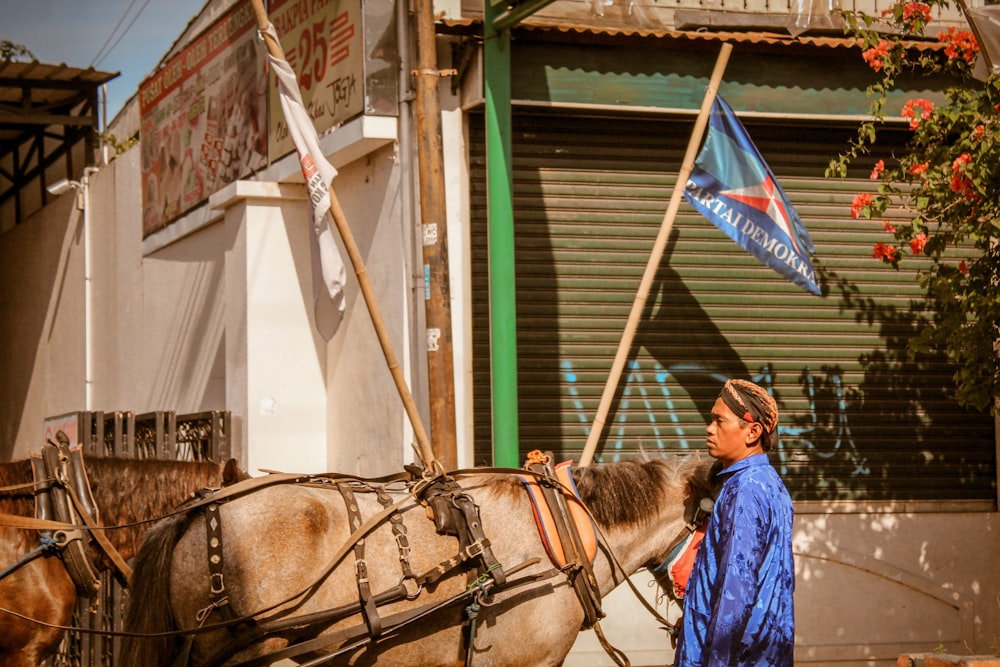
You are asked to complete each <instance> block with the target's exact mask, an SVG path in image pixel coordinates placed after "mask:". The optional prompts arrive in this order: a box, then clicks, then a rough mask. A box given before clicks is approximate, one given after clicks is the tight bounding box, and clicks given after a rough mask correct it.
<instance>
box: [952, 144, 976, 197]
mask: <svg viewBox="0 0 1000 667" xmlns="http://www.w3.org/2000/svg"><path fill="white" fill-rule="evenodd" d="M971 163H972V156H971V155H969V154H968V153H962V154H961V155H959V156H958V157H957V158H955V161H954V162H952V163H951V184H950V185H951V190H952V192H955V193H957V194H960V195H962V196H963V197H966V198H967V199H975V198H976V196H977V195H976V190H975V188H974V187H973V185H972V178H971V177H970V176H969V168H970V167H969V165H970V164H971Z"/></svg>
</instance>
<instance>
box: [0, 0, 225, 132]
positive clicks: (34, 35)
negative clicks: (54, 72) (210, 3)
mask: <svg viewBox="0 0 1000 667" xmlns="http://www.w3.org/2000/svg"><path fill="white" fill-rule="evenodd" d="M205 3H206V0H0V40H4V39H5V40H8V41H10V42H14V43H15V44H20V45H22V46H24V47H26V48H27V49H28V50H29V51H31V53H32V54H33V55H34V57H35V59H36V60H38V61H39V62H43V63H48V64H55V65H58V64H65V65H68V66H70V67H78V68H80V69H86V68H88V67H93V68H94V69H96V70H98V71H101V72H109V73H114V72H120V76H118V77H116V78H114V79H112V80H111V81H109V82H108V98H107V105H108V106H107V109H108V114H107V118H108V119H112V118H114V117H115V114H117V113H118V111H119V110H120V109H121V107H122V105H124V104H125V102H126V101H127V100H128V98H129V97H131V96H132V95H133V94H135V92H136V91H137V90H138V89H139V84H140V83H141V82H142V80H143V79H144V78H145V77H146V76H147V75H149V74H150V73H152V71H153V70H154V68H155V67H156V66H157V64H158V63H159V62H160V59H161V58H162V57H163V56H164V54H166V52H167V51H168V50H169V49H170V47H171V46H172V45H173V43H174V41H175V40H176V39H177V38H178V37H179V36H180V35H181V33H182V32H183V31H184V29H185V28H186V27H187V25H188V23H189V22H190V21H191V19H193V18H194V17H195V16H196V15H197V14H198V13H199V12H200V11H201V8H202V7H203V6H204V5H205Z"/></svg>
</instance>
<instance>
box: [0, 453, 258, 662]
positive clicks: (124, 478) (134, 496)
mask: <svg viewBox="0 0 1000 667" xmlns="http://www.w3.org/2000/svg"><path fill="white" fill-rule="evenodd" d="M86 469H87V473H88V477H89V480H90V487H91V490H92V492H93V499H94V502H95V503H96V506H97V509H98V511H99V513H100V520H101V524H103V525H104V526H108V527H113V526H127V527H124V528H122V529H120V530H114V529H110V530H105V531H104V533H105V535H106V536H107V538H108V541H109V542H110V543H111V544H112V546H114V548H115V549H116V550H117V551H118V552H119V554H120V555H121V556H122V558H123V559H125V560H128V559H130V558H132V557H133V556H134V555H135V553H136V551H137V550H138V547H139V543H140V542H141V540H142V537H143V536H144V535H145V533H146V531H147V530H148V528H149V526H151V525H152V523H145V524H143V523H137V522H150V521H152V520H154V519H157V518H161V517H164V516H166V515H167V514H169V512H170V511H171V510H173V509H175V508H176V507H177V506H178V505H179V504H181V503H182V502H183V501H185V500H187V499H189V498H191V497H192V496H193V495H194V493H195V492H196V491H199V490H201V489H204V488H217V487H219V486H220V485H222V484H223V477H224V471H225V474H227V475H229V476H230V477H233V476H236V475H239V473H238V471H237V470H236V467H235V462H233V461H230V463H229V464H227V465H226V466H225V467H223V466H221V465H220V464H218V463H212V462H189V461H166V460H154V459H146V460H142V459H118V458H88V459H87V461H86ZM244 477H245V475H244ZM233 481H235V480H233ZM31 482H32V471H31V462H30V461H28V460H24V461H15V462H12V463H0V488H2V489H11V487H21V486H22V485H23V489H19V490H7V491H4V492H2V493H0V513H3V514H9V515H18V516H23V517H33V516H34V512H35V501H34V493H33V490H32V488H31V487H30V486H29V485H30V484H31ZM39 544H40V532H39V531H38V530H33V529H22V528H13V527H10V526H6V525H0V570H4V569H7V568H10V571H9V573H8V574H6V575H5V576H4V577H3V578H2V579H0V665H4V667H36V666H37V665H39V664H41V662H42V661H43V660H44V659H46V658H47V657H49V656H51V655H53V654H54V653H55V652H56V650H57V649H58V647H59V643H60V641H61V640H62V637H63V630H62V629H60V628H59V627H53V626H66V625H68V624H69V623H70V620H71V618H72V615H73V610H74V607H75V605H76V601H77V589H76V586H75V585H74V583H73V581H72V580H71V578H70V575H69V573H68V572H67V570H66V567H65V566H64V564H63V561H62V560H61V558H60V557H59V554H58V552H57V551H56V550H52V549H49V550H44V551H41V552H40V555H39V557H36V558H33V559H31V560H28V561H26V562H25V563H24V564H23V565H21V566H19V567H12V566H13V565H15V564H16V563H18V562H19V561H20V560H21V559H22V558H23V557H24V556H25V555H26V554H29V553H30V552H32V551H33V550H34V549H36V548H38V547H39ZM97 565H98V568H99V569H100V568H102V567H103V568H105V569H107V568H108V567H109V566H110V563H109V562H103V563H98V564H97Z"/></svg>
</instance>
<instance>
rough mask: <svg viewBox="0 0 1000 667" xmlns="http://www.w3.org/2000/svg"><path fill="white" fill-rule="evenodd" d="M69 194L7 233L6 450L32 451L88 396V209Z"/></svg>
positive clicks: (2, 448) (3, 261)
mask: <svg viewBox="0 0 1000 667" xmlns="http://www.w3.org/2000/svg"><path fill="white" fill-rule="evenodd" d="M74 200H75V198H74V196H73V195H72V194H67V195H65V196H63V197H61V198H59V200H58V201H56V202H55V203H53V204H51V205H50V206H49V207H48V208H47V209H43V210H42V211H40V212H39V214H37V215H35V216H33V217H31V218H29V219H28V220H25V221H24V222H22V223H21V224H20V225H18V226H17V227H15V228H13V229H11V230H10V231H8V232H6V233H5V234H3V236H2V237H0V338H2V340H3V341H4V345H2V346H0V377H2V378H3V388H2V394H0V396H2V400H0V456H2V460H10V459H22V458H27V456H28V454H29V453H30V452H32V451H39V450H40V449H41V447H42V445H43V444H44V442H43V431H42V422H43V420H44V419H45V418H46V417H51V416H56V415H60V414H63V413H67V412H72V411H74V410H77V409H79V406H80V405H82V404H83V401H84V384H83V376H84V368H83V350H84V345H83V335H82V323H83V312H84V311H83V302H84V293H83V253H82V238H83V237H82V233H81V232H82V227H83V215H82V212H80V211H78V210H76V208H75V204H74Z"/></svg>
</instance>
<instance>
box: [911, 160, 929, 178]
mask: <svg viewBox="0 0 1000 667" xmlns="http://www.w3.org/2000/svg"><path fill="white" fill-rule="evenodd" d="M930 166H931V163H930V162H921V163H920V164H915V165H913V166H911V167H910V168H909V170H908V171H909V172H910V173H911V174H913V175H914V176H919V175H920V174H922V173H924V172H925V171H927V168H928V167H930Z"/></svg>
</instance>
